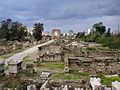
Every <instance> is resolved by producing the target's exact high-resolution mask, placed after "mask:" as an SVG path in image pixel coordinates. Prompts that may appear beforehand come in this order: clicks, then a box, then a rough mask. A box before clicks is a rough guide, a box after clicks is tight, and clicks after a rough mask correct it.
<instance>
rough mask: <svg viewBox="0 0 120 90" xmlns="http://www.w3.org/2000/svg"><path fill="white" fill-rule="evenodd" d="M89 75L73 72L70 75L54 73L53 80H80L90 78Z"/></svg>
mask: <svg viewBox="0 0 120 90" xmlns="http://www.w3.org/2000/svg"><path fill="white" fill-rule="evenodd" d="M88 77H89V74H88V73H86V72H77V71H73V72H71V73H70V74H67V73H53V74H52V76H51V78H52V79H54V80H79V79H85V78H88Z"/></svg>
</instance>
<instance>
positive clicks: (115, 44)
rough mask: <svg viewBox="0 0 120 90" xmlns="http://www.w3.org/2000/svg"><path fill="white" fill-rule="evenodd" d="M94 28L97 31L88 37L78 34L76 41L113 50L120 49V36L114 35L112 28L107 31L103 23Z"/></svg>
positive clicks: (95, 25)
mask: <svg viewBox="0 0 120 90" xmlns="http://www.w3.org/2000/svg"><path fill="white" fill-rule="evenodd" d="M93 28H94V29H95V30H93V31H92V32H91V33H90V34H88V35H85V34H84V33H78V34H77V36H76V39H78V40H83V41H87V42H96V43H100V44H103V46H105V47H106V46H108V47H109V48H111V49H120V34H112V33H111V30H110V28H108V30H106V26H104V25H103V23H102V22H99V23H96V24H94V25H93Z"/></svg>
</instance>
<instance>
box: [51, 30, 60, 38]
mask: <svg viewBox="0 0 120 90" xmlns="http://www.w3.org/2000/svg"><path fill="white" fill-rule="evenodd" d="M60 37H61V30H59V29H53V30H52V38H53V39H58V38H60Z"/></svg>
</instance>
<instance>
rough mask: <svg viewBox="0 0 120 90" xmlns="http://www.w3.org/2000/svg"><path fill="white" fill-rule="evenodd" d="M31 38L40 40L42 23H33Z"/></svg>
mask: <svg viewBox="0 0 120 90" xmlns="http://www.w3.org/2000/svg"><path fill="white" fill-rule="evenodd" d="M33 28H34V30H33V36H34V38H35V39H36V40H37V41H40V40H41V39H42V31H43V30H44V27H43V23H35V24H34V26H33Z"/></svg>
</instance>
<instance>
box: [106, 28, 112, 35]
mask: <svg viewBox="0 0 120 90" xmlns="http://www.w3.org/2000/svg"><path fill="white" fill-rule="evenodd" d="M106 36H107V37H110V36H111V32H110V28H108V31H107V33H106Z"/></svg>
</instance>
